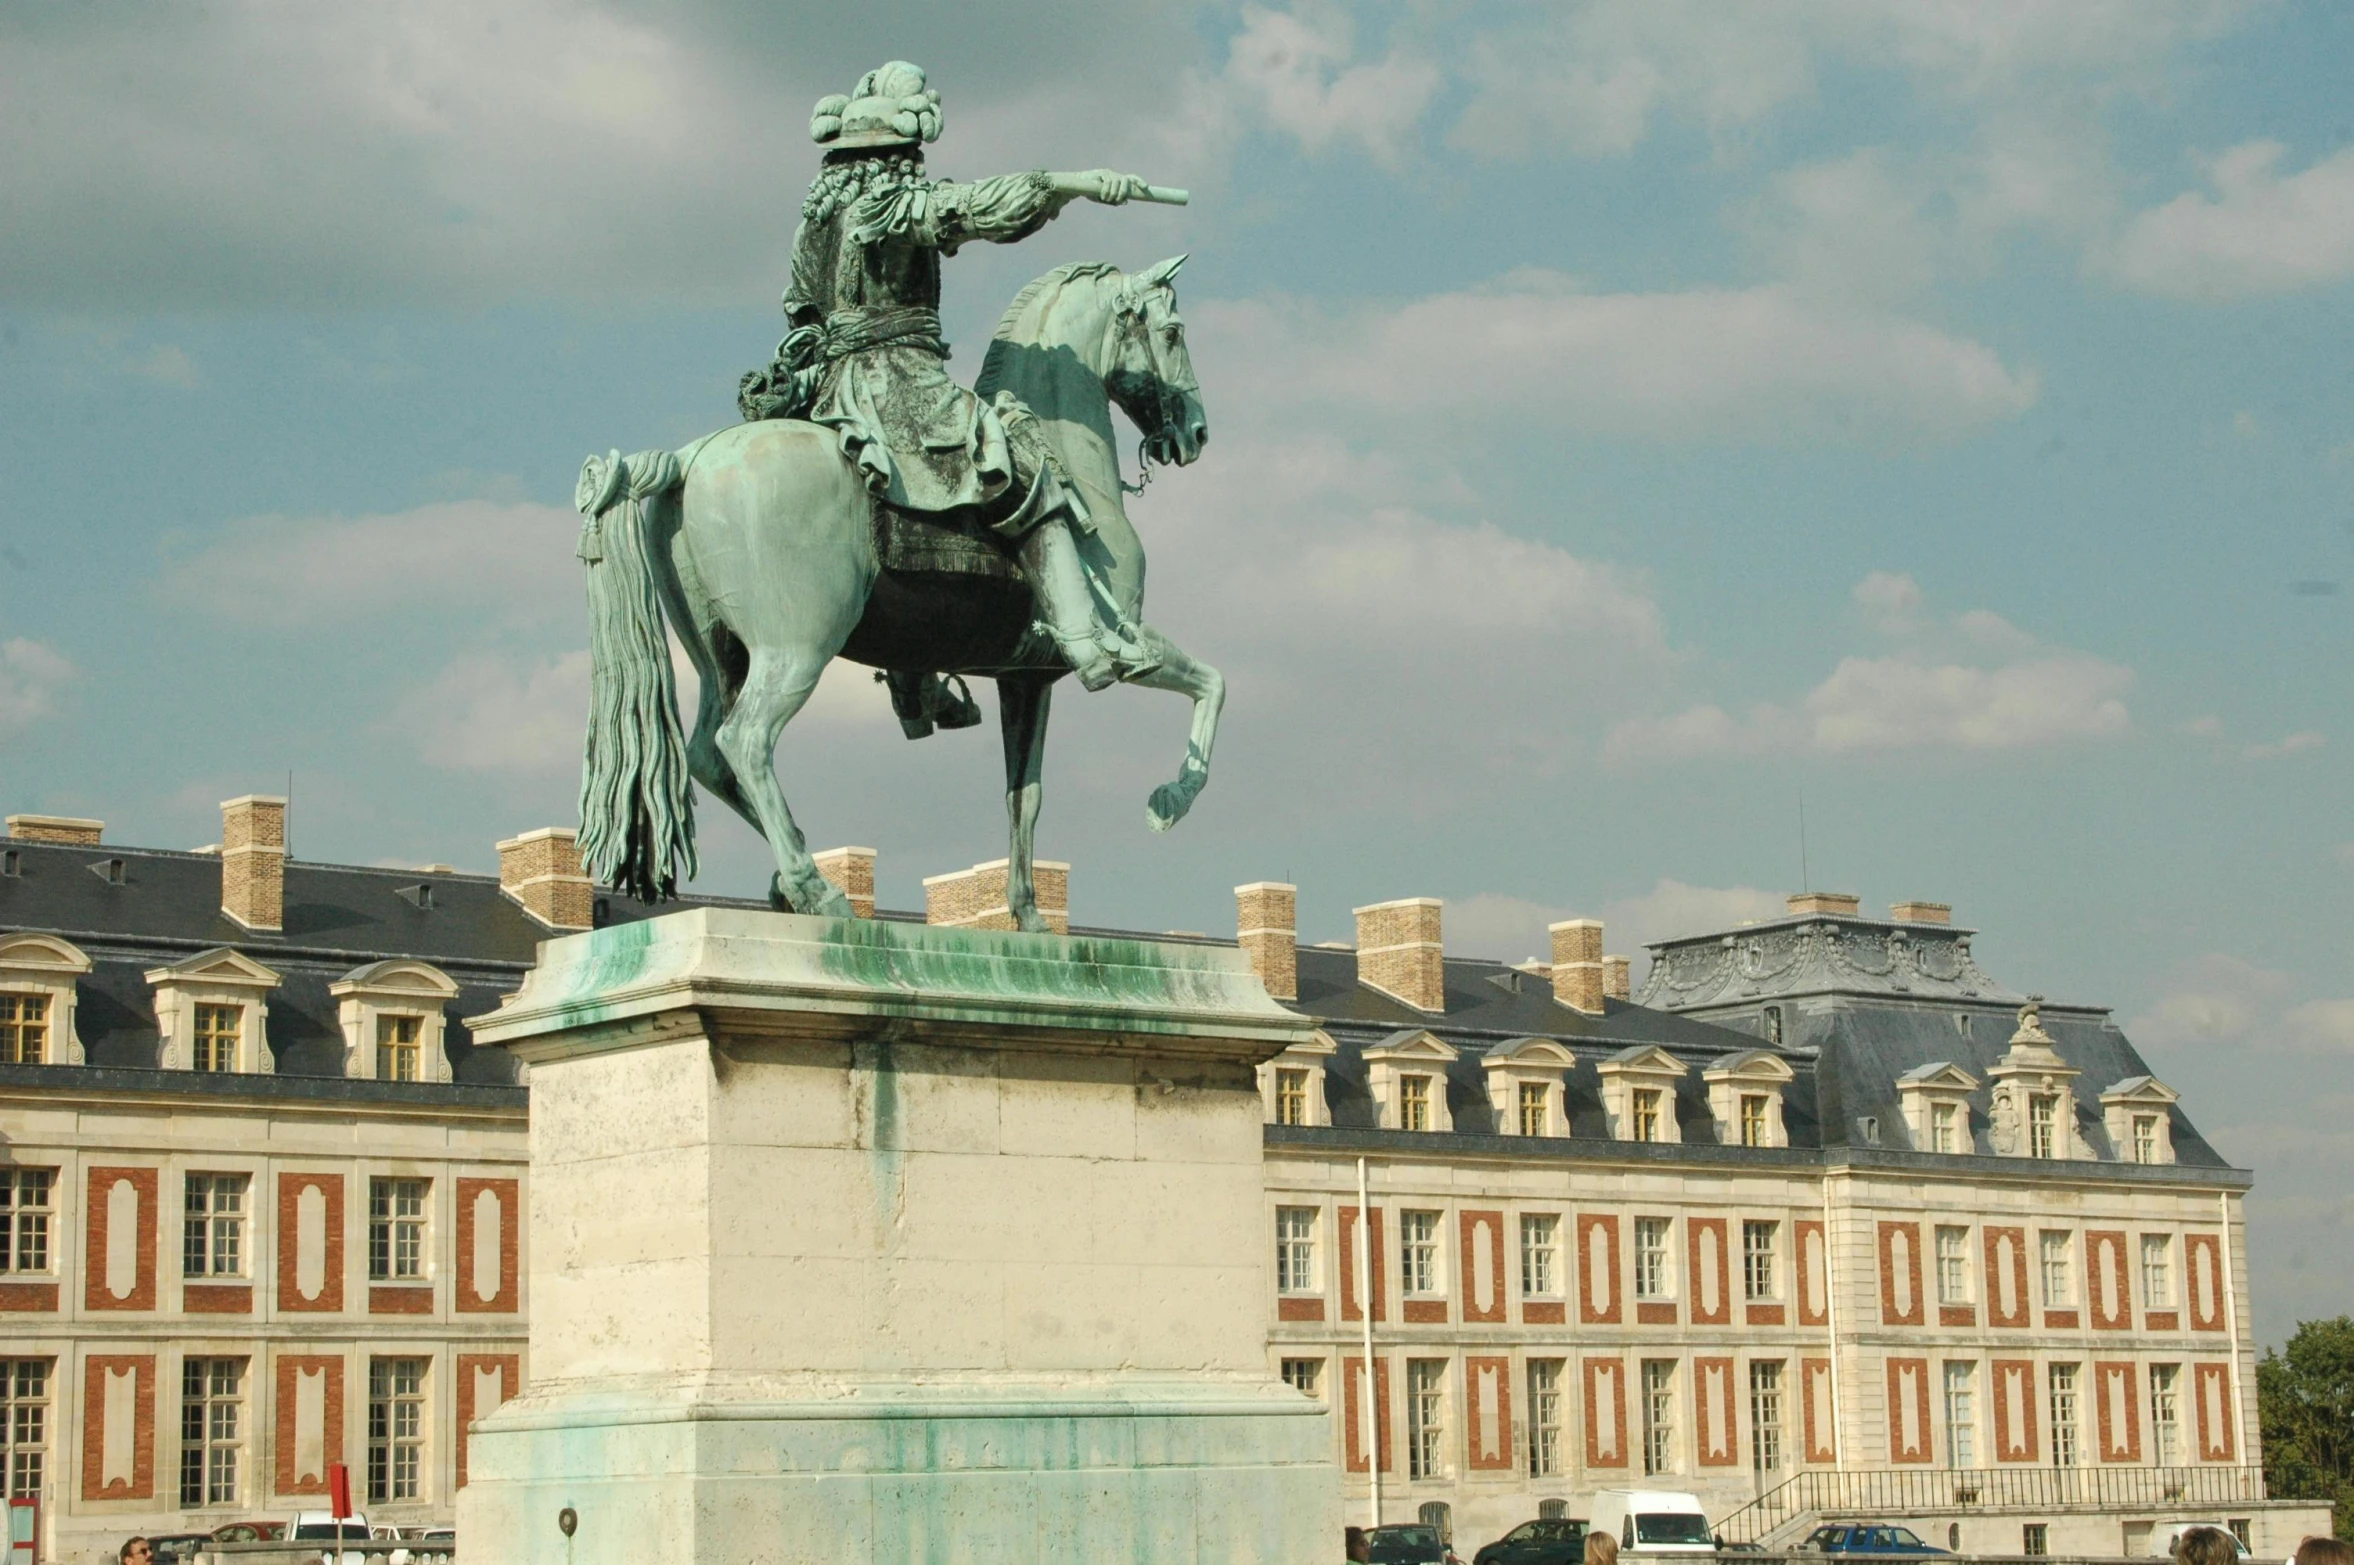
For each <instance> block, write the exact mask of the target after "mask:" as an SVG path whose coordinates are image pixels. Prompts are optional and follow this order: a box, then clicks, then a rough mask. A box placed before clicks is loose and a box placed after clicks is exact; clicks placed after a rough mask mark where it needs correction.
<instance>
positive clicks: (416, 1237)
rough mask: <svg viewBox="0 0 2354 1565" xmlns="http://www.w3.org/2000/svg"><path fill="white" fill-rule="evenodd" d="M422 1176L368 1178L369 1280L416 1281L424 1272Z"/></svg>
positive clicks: (424, 1188) (424, 1186) (423, 1191)
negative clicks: (414, 1177)
mask: <svg viewBox="0 0 2354 1565" xmlns="http://www.w3.org/2000/svg"><path fill="white" fill-rule="evenodd" d="M426 1188H427V1181H425V1180H422V1179H371V1180H369V1181H368V1280H369V1281H371V1282H418V1281H422V1280H423V1279H424V1276H425V1192H426Z"/></svg>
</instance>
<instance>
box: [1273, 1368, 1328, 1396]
mask: <svg viewBox="0 0 2354 1565" xmlns="http://www.w3.org/2000/svg"><path fill="white" fill-rule="evenodd" d="M1283 1383H1284V1384H1285V1385H1287V1386H1289V1387H1291V1388H1292V1390H1294V1391H1297V1392H1298V1393H1300V1394H1301V1395H1302V1396H1310V1397H1314V1398H1316V1399H1317V1400H1318V1401H1319V1402H1321V1401H1322V1400H1324V1361H1323V1360H1322V1359H1285V1360H1284V1361H1283Z"/></svg>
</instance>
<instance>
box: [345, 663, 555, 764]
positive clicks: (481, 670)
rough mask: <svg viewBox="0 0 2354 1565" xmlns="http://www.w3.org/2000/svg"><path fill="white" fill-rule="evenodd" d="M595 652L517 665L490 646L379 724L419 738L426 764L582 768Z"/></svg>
mask: <svg viewBox="0 0 2354 1565" xmlns="http://www.w3.org/2000/svg"><path fill="white" fill-rule="evenodd" d="M588 705H589V655H588V653H587V652H586V651H585V650H583V651H578V652H566V653H563V654H561V655H559V656H556V657H551V658H540V659H533V660H531V661H529V662H527V663H524V664H522V665H520V666H518V665H517V664H516V663H514V662H513V661H511V660H509V659H506V658H501V657H498V656H495V655H493V654H490V653H487V652H478V653H467V654H465V655H463V656H461V657H458V658H455V659H453V660H452V661H451V662H450V663H449V664H447V665H446V666H445V667H444V668H443V669H442V670H441V672H440V673H439V674H438V675H436V676H435V677H434V678H433V679H432V680H431V681H430V682H428V683H427V684H425V685H424V686H422V687H420V688H418V689H415V690H412V691H410V692H409V693H408V694H407V695H406V696H404V697H402V698H401V700H400V702H399V703H398V704H397V705H396V706H395V708H394V709H393V711H392V712H391V713H390V714H389V715H388V716H387V717H385V718H384V719H383V720H381V721H380V722H379V723H378V724H377V725H376V728H377V731H378V732H380V733H384V734H388V735H397V736H401V737H404V738H413V739H414V740H415V741H416V744H417V755H418V758H419V759H421V760H423V761H424V762H425V763H426V764H427V765H430V766H437V767H441V768H443V769H444V770H448V771H457V772H492V773H525V774H532V773H536V774H543V775H544V774H562V773H564V772H568V771H577V770H578V769H579V766H580V745H581V734H582V731H583V729H584V727H585V726H586V723H587V720H588Z"/></svg>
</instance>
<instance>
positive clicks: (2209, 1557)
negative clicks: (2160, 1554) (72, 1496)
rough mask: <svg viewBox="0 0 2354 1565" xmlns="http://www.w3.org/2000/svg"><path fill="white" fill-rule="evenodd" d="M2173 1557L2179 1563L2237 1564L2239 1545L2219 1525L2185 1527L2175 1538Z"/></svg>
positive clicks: (2196, 1564) (2189, 1564) (2191, 1564)
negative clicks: (2180, 1534)
mask: <svg viewBox="0 0 2354 1565" xmlns="http://www.w3.org/2000/svg"><path fill="white" fill-rule="evenodd" d="M2174 1557H2175V1559H2176V1560H2178V1561H2180V1562H2181V1565H2239V1561H2240V1546H2239V1544H2238V1543H2237V1542H2236V1541H2234V1539H2233V1538H2232V1535H2231V1534H2230V1533H2228V1532H2225V1531H2224V1530H2223V1529H2222V1528H2220V1527H2187V1528H2185V1529H2183V1534H2182V1536H2181V1537H2180V1538H2178V1539H2176V1540H2175V1544H2174Z"/></svg>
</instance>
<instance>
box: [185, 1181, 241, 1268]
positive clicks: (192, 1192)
mask: <svg viewBox="0 0 2354 1565" xmlns="http://www.w3.org/2000/svg"><path fill="white" fill-rule="evenodd" d="M245 1187H246V1176H245V1175H243V1174H190V1175H189V1176H188V1185H187V1195H186V1197H185V1200H184V1203H183V1211H184V1214H185V1217H184V1221H183V1222H182V1224H181V1228H180V1233H181V1245H180V1275H181V1276H183V1277H242V1276H244V1275H245Z"/></svg>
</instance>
